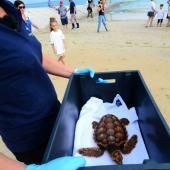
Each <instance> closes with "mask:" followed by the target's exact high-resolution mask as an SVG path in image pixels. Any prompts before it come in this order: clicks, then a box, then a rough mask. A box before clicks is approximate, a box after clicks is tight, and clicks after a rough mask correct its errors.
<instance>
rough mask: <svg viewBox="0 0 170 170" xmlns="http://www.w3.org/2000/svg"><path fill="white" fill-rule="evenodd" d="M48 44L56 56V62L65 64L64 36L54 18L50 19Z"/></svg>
mask: <svg viewBox="0 0 170 170" xmlns="http://www.w3.org/2000/svg"><path fill="white" fill-rule="evenodd" d="M50 30H51V32H50V44H51V46H52V49H53V51H54V54H56V55H57V56H58V57H59V58H58V62H61V63H62V64H64V65H65V62H64V58H65V41H64V40H65V36H64V34H63V32H62V31H61V30H60V29H59V25H58V23H57V21H56V20H50Z"/></svg>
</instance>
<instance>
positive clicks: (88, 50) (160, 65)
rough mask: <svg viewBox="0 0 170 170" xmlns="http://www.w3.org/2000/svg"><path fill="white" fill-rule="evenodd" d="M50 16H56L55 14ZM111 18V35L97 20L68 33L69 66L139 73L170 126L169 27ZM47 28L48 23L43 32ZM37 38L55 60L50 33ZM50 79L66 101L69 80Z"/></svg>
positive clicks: (0, 145) (46, 32) (82, 21)
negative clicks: (100, 26) (146, 26)
mask: <svg viewBox="0 0 170 170" xmlns="http://www.w3.org/2000/svg"><path fill="white" fill-rule="evenodd" d="M50 10H51V9H50ZM42 11H43V10H42ZM52 12H53V13H52V14H54V11H52ZM40 13H41V12H40ZM40 13H39V15H40ZM48 15H50V16H52V15H51V13H50V14H49V13H48ZM46 17H47V16H46ZM108 18H109V22H108V26H109V32H105V31H104V29H103V27H102V30H101V32H100V33H96V27H97V19H96V18H94V19H86V18H84V19H81V20H80V29H76V30H71V28H69V31H68V32H67V33H65V36H66V44H67V53H66V63H67V64H69V65H71V66H73V67H75V68H84V67H87V66H88V67H91V68H93V69H94V70H95V71H96V72H98V71H99V72H105V71H119V70H139V71H140V72H141V73H142V76H143V78H144V80H145V82H146V84H147V86H148V88H149V90H150V92H151V94H152V96H153V97H154V99H155V101H156V103H157V105H158V107H159V109H160V111H161V113H162V114H163V116H164V118H165V119H166V121H167V122H168V123H169V124H170V105H169V104H170V38H169V36H170V28H167V27H165V22H164V24H163V26H162V27H161V28H160V27H152V28H145V27H144V25H145V21H144V20H143V21H142V20H140V21H132V20H131V21H112V20H111V19H110V18H111V16H109V15H108ZM42 19H43V18H42ZM44 21H45V20H44ZM39 22H40V21H39ZM37 23H38V21H37ZM46 25H48V21H46V22H45V23H44V25H41V26H42V27H41V28H43V27H44V26H46ZM70 27H71V26H70ZM35 35H36V36H37V38H38V39H39V40H40V41H41V43H42V45H43V49H44V52H45V53H46V54H48V55H49V56H52V57H55V56H54V54H53V52H52V49H51V46H50V44H49V29H48V28H46V29H43V30H41V31H40V32H36V33H35ZM50 77H51V80H52V81H53V84H54V86H55V88H56V91H57V93H58V96H59V99H60V100H61V101H62V98H63V95H64V92H65V88H66V86H67V83H68V80H67V79H64V78H59V77H55V76H50ZM0 148H1V151H2V152H4V153H6V154H7V155H9V156H12V155H11V154H10V153H9V152H8V150H7V149H6V148H5V146H4V145H3V143H0Z"/></svg>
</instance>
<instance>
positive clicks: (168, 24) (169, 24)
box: [166, 18, 170, 27]
mask: <svg viewBox="0 0 170 170" xmlns="http://www.w3.org/2000/svg"><path fill="white" fill-rule="evenodd" d="M166 26H167V27H170V19H169V18H168V23H167V25H166Z"/></svg>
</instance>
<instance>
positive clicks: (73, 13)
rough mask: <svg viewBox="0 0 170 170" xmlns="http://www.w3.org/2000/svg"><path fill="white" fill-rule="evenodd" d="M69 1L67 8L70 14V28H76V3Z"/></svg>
mask: <svg viewBox="0 0 170 170" xmlns="http://www.w3.org/2000/svg"><path fill="white" fill-rule="evenodd" d="M69 2H70V7H69V10H70V16H71V23H72V29H74V28H76V27H75V24H76V25H77V28H79V27H80V25H79V23H78V21H77V18H76V5H75V3H74V1H73V0H69Z"/></svg>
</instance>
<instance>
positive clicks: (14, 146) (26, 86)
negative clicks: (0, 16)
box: [0, 1, 60, 152]
mask: <svg viewBox="0 0 170 170" xmlns="http://www.w3.org/2000/svg"><path fill="white" fill-rule="evenodd" d="M3 3H4V4H5V6H6V7H5V8H6V9H5V10H6V11H7V13H10V12H11V11H12V13H14V15H15V17H16V19H17V20H18V22H19V23H20V31H19V32H18V31H15V30H12V29H11V28H9V27H7V26H6V25H3V24H1V23H0V135H1V136H2V139H3V140H4V142H5V143H6V145H7V146H8V148H9V149H10V150H11V151H12V152H25V151H29V150H32V149H34V148H36V147H37V146H39V145H40V144H41V143H43V142H45V141H46V140H48V138H49V135H50V132H51V129H52V126H53V123H54V120H55V117H56V115H57V113H58V110H59V106H60V103H59V101H58V99H57V95H56V93H55V89H54V87H53V85H52V83H51V81H50V79H49V77H48V75H47V73H46V72H45V70H44V69H43V67H42V50H41V44H40V43H39V41H38V40H37V39H36V38H35V37H34V36H33V34H32V33H30V31H28V30H27V29H26V28H27V27H26V24H25V22H23V21H22V18H21V16H20V15H19V13H18V11H17V10H15V11H14V8H13V6H11V5H10V4H8V2H7V1H4V2H3Z"/></svg>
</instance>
